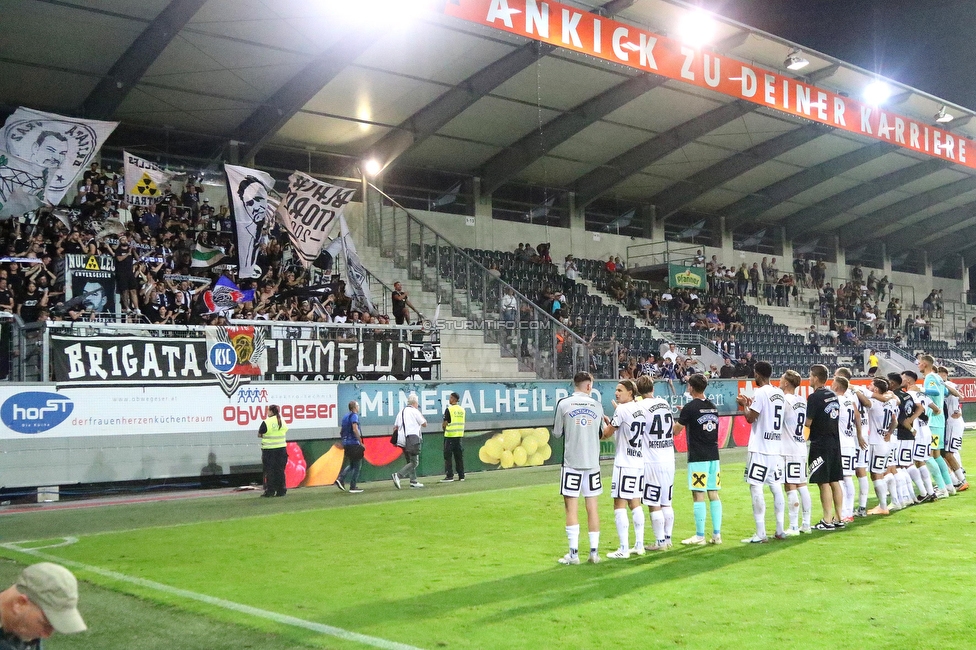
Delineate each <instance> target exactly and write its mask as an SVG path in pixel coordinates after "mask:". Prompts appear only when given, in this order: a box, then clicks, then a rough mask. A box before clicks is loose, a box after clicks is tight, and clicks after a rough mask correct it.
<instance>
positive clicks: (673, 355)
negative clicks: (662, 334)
mask: <svg viewBox="0 0 976 650" xmlns="http://www.w3.org/2000/svg"><path fill="white" fill-rule="evenodd" d="M663 356H664V358H665V359H670V360H671V363H672V364H673V363H675V362H677V361H678V351H677V350H675V349H674V343H672V344H671V345H669V346H668V351H667V352H665V353H664V355H663Z"/></svg>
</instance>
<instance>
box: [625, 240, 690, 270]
mask: <svg viewBox="0 0 976 650" xmlns="http://www.w3.org/2000/svg"><path fill="white" fill-rule="evenodd" d="M704 250H705V249H704V247H703V246H694V245H688V244H677V243H675V242H671V241H659V242H650V243H647V244H634V245H633V246H628V247H627V268H628V269H633V268H635V267H639V266H656V265H658V264H681V265H683V266H691V265H692V263H693V262H694V261H695V257H696V255H697V254H698V251H704ZM703 254H704V253H703ZM703 266H704V264H703Z"/></svg>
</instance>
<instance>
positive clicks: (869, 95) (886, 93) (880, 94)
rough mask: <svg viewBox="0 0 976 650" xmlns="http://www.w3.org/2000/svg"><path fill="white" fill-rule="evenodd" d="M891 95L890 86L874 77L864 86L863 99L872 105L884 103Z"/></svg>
mask: <svg viewBox="0 0 976 650" xmlns="http://www.w3.org/2000/svg"><path fill="white" fill-rule="evenodd" d="M889 97H891V86H889V85H888V84H886V83H885V82H883V81H881V80H880V79H875V80H874V81H872V82H871V83H869V84H868V85H867V86H865V88H864V100H865V101H866V102H867V103H869V104H872V105H874V106H878V105H880V104H884V103H885V102H886V101H888V98H889Z"/></svg>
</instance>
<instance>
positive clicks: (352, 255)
mask: <svg viewBox="0 0 976 650" xmlns="http://www.w3.org/2000/svg"><path fill="white" fill-rule="evenodd" d="M327 250H328V253H329V254H330V255H332V257H338V256H339V254H342V256H343V257H342V259H343V260H344V261H345V263H346V295H347V296H348V297H350V298H352V308H353V309H358V310H359V311H364V312H369V313H370V314H375V313H376V308H375V307H373V301H372V300H370V298H369V273H368V272H367V271H366V267H365V266H363V264H362V262H360V261H359V253H357V252H356V244H355V243H354V242H353V240H352V235H351V234H350V233H349V225H348V224H347V223H346V217H345V216H344V215H341V214H340V215H339V238H338V239H335V240H333V241H332V243H331V244H329V247H328V249H327Z"/></svg>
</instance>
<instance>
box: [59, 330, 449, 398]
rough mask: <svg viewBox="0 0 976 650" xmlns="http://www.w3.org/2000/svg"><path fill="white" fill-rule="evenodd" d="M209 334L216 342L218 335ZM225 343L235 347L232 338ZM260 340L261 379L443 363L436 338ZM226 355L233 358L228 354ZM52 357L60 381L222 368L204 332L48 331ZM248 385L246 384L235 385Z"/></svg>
mask: <svg viewBox="0 0 976 650" xmlns="http://www.w3.org/2000/svg"><path fill="white" fill-rule="evenodd" d="M229 329H232V328H229ZM212 340H214V342H215V343H219V341H218V340H217V339H216V338H213V339H212ZM237 343H238V344H240V341H237ZM228 345H229V346H230V348H231V349H233V346H234V344H233V343H228ZM262 345H264V346H266V349H265V351H264V355H265V356H266V359H267V361H266V364H267V365H266V367H267V371H266V372H265V374H264V379H274V380H287V381H316V380H344V379H359V380H374V379H406V378H409V377H417V378H421V379H428V378H430V377H431V376H432V374H433V368H434V367H436V366H437V365H439V364H440V350H439V347H440V346H439V344H437V345H432V344H426V345H427V346H429V349H427V350H426V352H425V350H424V348H425V347H426V346H425V344H423V343H414V344H411V343H409V342H406V341H383V340H364V341H352V342H342V341H328V342H325V341H319V340H268V341H265V342H264V343H262ZM212 347H213V346H211V348H212ZM245 348H246V346H245ZM242 349H244V348H242ZM245 351H246V350H245ZM236 353H237V352H236V350H235V354H236ZM223 361H225V359H223V358H221V359H218V363H222V362H223ZM226 361H227V362H228V363H229V362H230V359H229V357H228V359H226ZM51 363H52V365H53V367H54V378H55V381H57V382H59V383H64V384H79V385H93V386H125V385H140V386H163V385H175V386H182V385H186V384H188V383H193V384H208V383H209V384H216V383H218V377H217V375H215V374H214V373H213V372H211V371H210V370H208V348H207V339H204V338H156V337H148V336H147V337H136V336H123V337H115V336H90V337H84V336H68V335H54V336H52V337H51ZM263 366H264V363H262V367H263ZM221 367H223V366H221ZM222 372H223V371H222ZM248 385H249V384H248V383H246V382H245V383H241V384H239V386H238V387H237V388H236V390H237V391H239V390H242V389H243V388H244V387H246V386H248Z"/></svg>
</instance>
